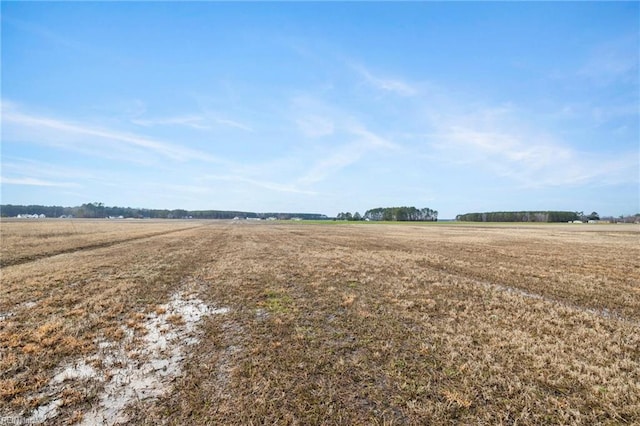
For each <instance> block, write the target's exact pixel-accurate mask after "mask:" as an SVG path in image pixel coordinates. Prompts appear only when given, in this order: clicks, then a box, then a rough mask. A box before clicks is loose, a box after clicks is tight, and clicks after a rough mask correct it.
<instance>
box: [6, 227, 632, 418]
mask: <svg viewBox="0 0 640 426" xmlns="http://www.w3.org/2000/svg"><path fill="white" fill-rule="evenodd" d="M160 225H162V226H164V228H163V229H159V228H158V229H155V228H154V230H153V232H158V235H156V236H155V237H151V238H146V239H137V240H130V241H124V242H121V243H118V244H113V245H106V246H104V247H99V248H97V247H94V248H92V249H85V250H76V251H73V252H70V253H67V254H61V255H58V256H49V257H46V258H42V259H40V260H35V261H23V263H21V264H15V265H14V266H7V267H4V268H3V269H2V287H1V289H0V313H1V314H3V315H4V319H3V320H2V321H0V416H1V415H14V414H15V413H20V411H21V410H27V409H29V408H33V407H34V406H37V405H38V404H39V403H41V402H39V401H38V398H42V397H41V396H38V395H39V394H38V392H39V391H40V390H41V389H42V388H43V387H44V386H45V385H46V383H47V382H48V381H49V380H50V379H51V377H52V375H53V374H54V372H55V371H56V368H58V366H60V365H62V364H64V362H65V360H70V359H71V360H73V359H77V358H78V357H82V356H83V354H88V353H92V352H95V346H96V344H97V343H96V342H97V341H99V338H101V337H105V336H107V337H109V338H110V339H111V340H117V339H118V338H122V335H121V334H122V329H121V328H120V326H121V325H122V324H127V323H128V322H131V324H130V328H135V325H136V324H137V323H139V322H141V321H144V318H145V315H146V314H149V313H154V312H155V313H158V314H159V313H164V311H163V309H164V308H163V307H162V304H163V303H165V302H166V301H167V299H168V298H169V296H170V295H171V294H173V293H174V292H175V290H176V288H178V287H180V286H184V285H185V284H184V283H196V284H197V285H196V284H194V285H193V289H192V290H193V291H197V292H198V295H199V297H200V298H201V299H203V300H205V301H206V302H208V303H209V304H210V305H211V306H227V307H229V308H231V311H230V312H229V313H228V314H227V315H225V316H224V317H220V316H211V317H209V319H207V320H206V321H205V323H204V325H203V327H202V331H203V334H202V336H201V339H200V343H199V344H198V345H197V346H196V347H192V348H190V349H189V352H190V355H189V357H187V359H186V360H185V362H186V364H185V370H184V374H183V375H182V376H181V377H180V378H179V379H177V381H176V383H175V385H174V387H173V391H172V392H171V393H170V394H168V395H166V396H164V397H161V398H160V399H158V400H156V401H155V402H150V401H147V402H143V401H141V402H139V403H137V404H136V406H135V407H133V408H132V411H131V414H132V418H131V421H132V422H133V423H139V424H155V423H164V424H256V423H260V424H263V423H284V424H318V423H322V424H452V423H456V424H515V423H517V424H634V423H638V422H640V264H639V262H638V259H640V244H639V242H640V229H639V228H638V227H637V226H624V225H620V226H618V227H615V226H609V227H608V226H591V227H586V226H578V227H574V226H570V225H565V226H521V227H518V226H446V225H443V224H438V225H429V226H411V225H380V224H357V225H338V226H330V225H305V224H277V223H276V224H273V223H270V224H267V223H262V224H231V223H215V224H212V225H209V226H203V227H200V228H197V229H182V230H178V231H177V232H172V233H166V231H173V230H177V229H176V228H174V226H176V225H174V224H173V222H163V223H160ZM160 225H157V226H160ZM153 226H156V225H155V224H154V225H153ZM179 226H183V225H179ZM8 228H9V226H7V224H5V223H3V224H2V232H3V234H4V232H5V231H6V230H7V229H8ZM105 232H108V230H106V229H105ZM140 232H141V235H144V233H145V232H146V231H144V230H141V231H140ZM23 238H24V239H25V240H28V239H29V238H35V239H38V237H37V236H32V237H29V236H25V237H23ZM114 238H115V239H117V238H118V237H114ZM4 241H5V240H4V238H3V244H4ZM3 250H4V247H3ZM31 256H35V257H37V256H38V254H37V253H35V254H32V255H31ZM171 321H175V322H176V323H180V322H181V321H182V319H181V318H178V317H176V318H172V319H171ZM119 333H120V336H119V337H118V334H119ZM97 391H98V390H88V389H84V390H82V389H69V390H67V391H66V393H65V394H64V395H63V397H64V402H65V405H64V406H63V407H62V409H61V415H60V416H59V417H58V418H56V419H55V420H54V422H59V423H64V422H66V421H69V422H72V421H74V419H75V420H79V419H81V418H82V413H83V412H84V411H85V410H86V409H87V407H88V405H89V404H91V403H92V402H94V400H95V395H96V392H97Z"/></svg>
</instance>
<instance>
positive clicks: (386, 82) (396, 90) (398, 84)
mask: <svg viewBox="0 0 640 426" xmlns="http://www.w3.org/2000/svg"><path fill="white" fill-rule="evenodd" d="M352 68H353V69H354V70H355V71H356V72H357V73H358V74H359V75H360V76H361V77H362V78H363V79H364V81H365V82H366V83H367V84H368V85H370V86H372V87H374V88H376V89H378V90H382V91H385V92H390V93H393V94H395V95H398V96H403V97H410V96H415V95H417V94H418V92H419V90H418V89H417V88H416V87H414V86H413V85H411V84H409V83H407V82H405V81H403V80H400V79H397V78H396V79H394V78H384V77H379V76H376V75H374V74H373V73H372V72H371V71H369V70H368V69H367V68H365V67H364V66H362V65H354V66H352Z"/></svg>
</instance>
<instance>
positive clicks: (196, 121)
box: [131, 115, 211, 130]
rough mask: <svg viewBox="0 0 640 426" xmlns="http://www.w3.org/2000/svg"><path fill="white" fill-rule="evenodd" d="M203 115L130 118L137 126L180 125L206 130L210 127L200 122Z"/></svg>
mask: <svg viewBox="0 0 640 426" xmlns="http://www.w3.org/2000/svg"><path fill="white" fill-rule="evenodd" d="M203 120H204V119H203V117H200V116H197V115H187V116H176V117H166V118H157V119H148V118H147V119H144V118H134V119H132V120H131V122H132V123H133V124H137V125H139V126H144V127H152V126H172V125H180V126H186V127H191V128H193V129H199V130H208V129H210V128H211V127H210V126H206V125H204V124H202V121H203Z"/></svg>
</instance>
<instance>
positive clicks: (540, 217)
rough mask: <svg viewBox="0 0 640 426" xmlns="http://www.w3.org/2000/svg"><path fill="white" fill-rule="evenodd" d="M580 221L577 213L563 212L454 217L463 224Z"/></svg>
mask: <svg viewBox="0 0 640 426" xmlns="http://www.w3.org/2000/svg"><path fill="white" fill-rule="evenodd" d="M596 215H597V213H596ZM580 219H581V218H580V216H579V215H578V213H577V212H565V211H543V212H537V211H523V212H485V213H466V214H459V215H457V216H456V220H459V221H464V222H569V221H573V220H580Z"/></svg>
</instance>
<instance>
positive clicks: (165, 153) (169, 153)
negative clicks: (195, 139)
mask: <svg viewBox="0 0 640 426" xmlns="http://www.w3.org/2000/svg"><path fill="white" fill-rule="evenodd" d="M2 121H3V126H4V127H5V128H6V127H11V128H12V130H13V131H14V133H16V134H17V135H18V136H19V135H20V134H21V133H23V132H24V131H25V130H31V131H34V130H35V131H38V132H39V134H40V136H41V138H39V140H38V141H37V142H44V143H47V141H50V140H53V139H55V140H56V142H55V143H53V145H56V146H62V147H67V148H73V147H74V146H76V145H77V141H76V140H75V139H74V138H72V137H68V136H75V137H78V136H79V137H87V136H89V137H91V138H93V139H97V140H102V141H106V142H110V143H112V144H113V143H117V144H120V145H124V146H128V147H133V148H137V149H143V150H144V151H146V152H148V153H154V154H156V155H159V156H161V157H165V158H168V159H171V160H176V161H189V160H200V161H207V162H221V160H220V159H218V158H216V157H214V156H212V155H210V154H208V153H205V152H202V151H198V150H194V149H190V148H187V147H183V146H180V145H175V144H171V143H167V142H163V141H159V140H156V139H153V138H149V137H145V136H141V135H137V134H132V133H125V132H121V131H117V130H111V129H104V128H98V127H93V126H90V125H86V124H77V123H71V122H69V121H65V120H60V119H56V118H50V117H44V116H39V115H34V114H29V113H23V112H20V111H18V110H17V109H16V108H15V106H14V105H13V104H12V103H11V102H6V101H3V102H2ZM89 140H90V141H91V139H89ZM83 142H84V144H85V145H86V144H87V142H86V140H85V139H83ZM93 144H94V145H95V142H94V143H93Z"/></svg>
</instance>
